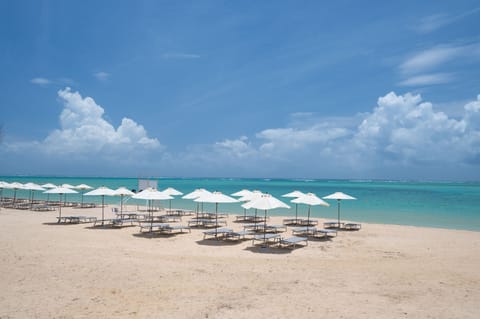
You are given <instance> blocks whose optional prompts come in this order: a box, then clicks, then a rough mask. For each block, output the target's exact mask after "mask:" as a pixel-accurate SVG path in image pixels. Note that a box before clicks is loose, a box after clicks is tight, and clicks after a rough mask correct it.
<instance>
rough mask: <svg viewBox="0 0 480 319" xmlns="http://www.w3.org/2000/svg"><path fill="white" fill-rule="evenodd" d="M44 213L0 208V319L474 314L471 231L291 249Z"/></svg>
mask: <svg viewBox="0 0 480 319" xmlns="http://www.w3.org/2000/svg"><path fill="white" fill-rule="evenodd" d="M107 210H108V211H109V209H106V211H107ZM62 211H63V214H64V215H68V214H77V215H78V214H80V215H90V216H100V210H99V209H93V210H92V209H86V210H75V209H64V210H62ZM106 215H107V217H110V216H111V215H110V213H109V212H108V213H107V214H106ZM56 216H57V212H30V211H16V210H6V209H2V210H1V211H0V256H1V257H0V258H1V261H0V287H1V290H0V318H86V317H88V318H108V317H114V318H123V317H136V318H236V319H238V318H264V317H268V318H479V317H480V232H469V231H456V230H442V229H429V228H418V227H406V226H394V225H373V224H363V229H362V230H360V231H358V232H340V233H339V235H338V237H336V238H333V239H332V240H330V241H323V240H318V241H310V242H309V245H308V246H307V247H304V248H298V249H296V250H293V251H292V250H288V249H274V248H269V249H262V248H257V247H252V246H251V244H252V243H251V241H244V242H240V243H235V242H234V243H225V242H223V241H214V240H208V241H203V240H202V238H203V235H202V230H196V229H195V230H192V233H191V234H188V233H187V234H181V235H176V236H157V237H153V238H152V237H149V236H138V227H127V228H123V229H91V228H90V226H91V225H90V224H79V225H55V224H49V223H54V222H55V221H56V219H55V217H56ZM186 220H188V217H184V221H186ZM271 222H272V223H280V222H281V219H280V218H276V219H273V220H272V221H271ZM228 226H229V227H232V228H234V229H238V230H240V229H241V228H242V226H241V224H237V223H233V222H231V220H230V222H229V225H228ZM290 235H291V232H290V230H289V231H288V233H287V235H286V236H290Z"/></svg>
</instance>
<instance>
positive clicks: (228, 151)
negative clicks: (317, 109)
mask: <svg viewBox="0 0 480 319" xmlns="http://www.w3.org/2000/svg"><path fill="white" fill-rule="evenodd" d="M355 119H357V120H358V122H357V124H356V125H354V126H348V127H344V126H342V125H341V124H342V123H345V121H322V120H321V119H318V122H317V123H309V125H306V126H305V127H303V128H299V127H283V128H271V129H265V130H262V131H260V132H259V133H257V134H256V140H255V141H249V140H248V139H247V138H246V137H242V138H240V139H238V140H233V141H231V140H228V141H224V142H222V143H221V144H222V146H228V147H222V148H221V149H218V148H217V152H219V154H217V156H216V158H217V160H218V158H219V157H222V153H223V156H224V157H227V156H228V157H229V158H232V157H237V158H238V159H241V158H242V157H245V156H244V154H248V158H249V161H250V162H251V163H253V164H255V163H257V164H258V163H259V162H262V161H265V159H268V160H269V162H268V163H269V165H270V167H274V166H278V167H281V168H282V169H285V168H286V167H289V169H295V168H297V169H299V170H300V169H301V166H303V167H304V168H305V167H309V168H310V169H311V170H312V171H315V170H316V171H317V172H318V173H321V172H323V173H324V174H328V173H332V172H337V173H338V172H339V171H344V172H347V174H346V175H347V176H350V177H351V176H352V175H355V172H363V173H362V174H365V173H366V172H375V171H385V170H386V169H387V168H389V169H391V168H392V167H395V168H396V169H400V168H401V167H402V168H405V169H406V170H408V169H417V170H421V169H426V168H430V167H437V168H438V167H440V168H441V167H447V166H449V167H450V168H452V167H458V168H459V167H462V166H465V165H467V166H468V165H479V164H480V96H479V97H478V98H477V100H476V101H473V102H470V103H468V104H466V105H465V108H464V114H463V115H462V116H461V117H460V118H452V117H449V116H448V115H447V114H445V113H444V112H441V111H437V110H436V109H435V108H434V106H433V105H432V103H430V102H424V101H422V97H421V96H420V95H418V94H411V93H406V94H404V95H397V94H395V93H394V92H390V93H388V94H386V95H385V96H383V97H380V98H379V99H378V102H377V106H376V107H375V108H373V110H372V111H371V112H368V113H365V114H362V115H361V116H357V117H355ZM339 124H340V125H339ZM247 141H248V143H246V142H247ZM218 144H219V143H217V144H216V145H218ZM337 176H338V175H337ZM369 177H371V176H369Z"/></svg>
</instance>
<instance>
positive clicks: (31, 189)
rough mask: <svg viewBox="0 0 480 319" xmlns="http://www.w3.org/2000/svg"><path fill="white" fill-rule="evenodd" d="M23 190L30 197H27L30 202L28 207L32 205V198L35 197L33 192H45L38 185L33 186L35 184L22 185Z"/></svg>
mask: <svg viewBox="0 0 480 319" xmlns="http://www.w3.org/2000/svg"><path fill="white" fill-rule="evenodd" d="M23 188H24V189H26V190H29V191H30V196H29V199H30V201H31V202H30V203H31V204H30V205H33V197H34V196H35V191H44V190H45V188H43V187H42V186H40V185H38V184H35V183H26V184H25V185H23ZM30 207H31V206H30Z"/></svg>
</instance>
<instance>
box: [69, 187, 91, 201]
mask: <svg viewBox="0 0 480 319" xmlns="http://www.w3.org/2000/svg"><path fill="white" fill-rule="evenodd" d="M67 185H68V184H67ZM73 188H75V189H79V190H82V191H85V190H87V189H92V188H93V187H92V186H90V185H87V184H80V185H77V186H75V187H73ZM84 193H85V192H82V204H81V205H82V206H83V195H85V194H84Z"/></svg>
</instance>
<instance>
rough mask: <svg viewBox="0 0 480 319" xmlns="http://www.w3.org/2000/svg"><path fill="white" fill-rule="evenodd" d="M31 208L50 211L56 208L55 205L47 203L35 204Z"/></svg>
mask: <svg viewBox="0 0 480 319" xmlns="http://www.w3.org/2000/svg"><path fill="white" fill-rule="evenodd" d="M31 210H33V211H37V212H48V211H53V210H55V207H52V206H49V205H45V204H37V205H33V206H32V208H31Z"/></svg>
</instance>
